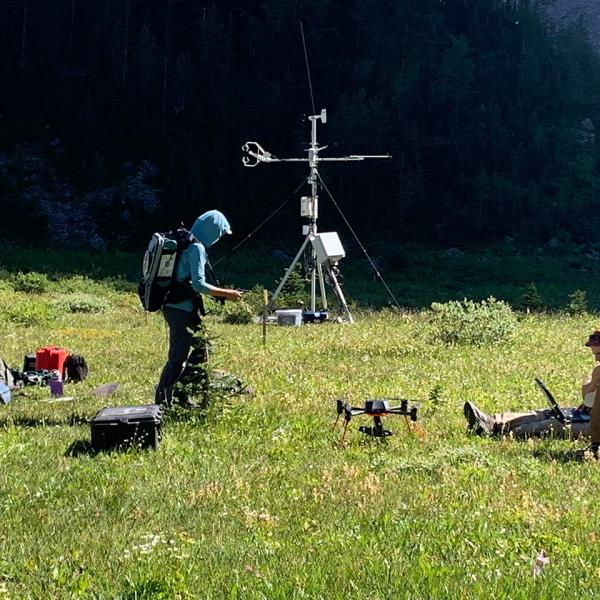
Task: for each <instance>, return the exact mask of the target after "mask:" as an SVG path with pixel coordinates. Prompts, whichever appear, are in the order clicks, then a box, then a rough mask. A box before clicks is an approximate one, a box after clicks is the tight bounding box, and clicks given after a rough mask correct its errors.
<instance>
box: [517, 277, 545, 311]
mask: <svg viewBox="0 0 600 600" xmlns="http://www.w3.org/2000/svg"><path fill="white" fill-rule="evenodd" d="M521 304H522V306H523V308H524V309H525V310H527V311H531V312H542V311H543V310H544V303H543V302H542V298H541V296H540V294H539V292H538V289H537V287H536V285H535V283H533V282H531V283H528V284H527V285H526V286H525V291H524V292H523V296H522V297H521Z"/></svg>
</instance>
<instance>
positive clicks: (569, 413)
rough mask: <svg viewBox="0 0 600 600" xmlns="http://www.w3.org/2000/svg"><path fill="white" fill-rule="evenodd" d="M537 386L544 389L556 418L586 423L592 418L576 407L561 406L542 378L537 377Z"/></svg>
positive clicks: (565, 421) (566, 421)
mask: <svg viewBox="0 0 600 600" xmlns="http://www.w3.org/2000/svg"><path fill="white" fill-rule="evenodd" d="M535 382H536V384H537V386H538V387H539V388H540V390H542V392H543V394H544V396H546V400H547V401H548V404H549V405H550V408H551V409H552V412H553V413H554V414H555V415H556V418H557V419H558V420H559V421H560V422H561V423H585V422H586V421H590V420H591V418H592V417H591V416H590V415H588V414H586V413H584V412H581V411H580V410H577V409H576V408H561V407H560V405H559V404H558V402H557V401H556V400H555V399H554V396H553V395H552V393H551V392H550V390H549V389H548V388H547V387H546V386H545V385H544V383H543V381H542V380H541V379H538V378H537V377H536V378H535Z"/></svg>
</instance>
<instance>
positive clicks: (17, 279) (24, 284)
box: [11, 271, 50, 294]
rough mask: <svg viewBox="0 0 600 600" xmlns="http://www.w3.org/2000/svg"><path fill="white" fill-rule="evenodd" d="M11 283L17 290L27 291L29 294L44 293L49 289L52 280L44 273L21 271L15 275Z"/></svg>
mask: <svg viewBox="0 0 600 600" xmlns="http://www.w3.org/2000/svg"><path fill="white" fill-rule="evenodd" d="M11 284H12V287H13V289H14V290H15V292H25V293H27V294H43V293H44V292H46V291H48V288H49V286H50V280H49V279H48V277H47V276H46V275H44V274H43V273H36V272H35V271H31V272H30V273H22V272H21V271H19V272H18V273H17V274H16V275H13V277H12V280H11Z"/></svg>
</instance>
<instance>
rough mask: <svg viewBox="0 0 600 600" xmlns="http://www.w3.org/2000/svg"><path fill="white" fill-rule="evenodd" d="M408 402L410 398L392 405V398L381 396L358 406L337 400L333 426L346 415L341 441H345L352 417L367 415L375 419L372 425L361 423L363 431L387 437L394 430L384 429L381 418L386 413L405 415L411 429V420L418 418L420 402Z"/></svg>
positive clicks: (373, 435) (375, 435) (361, 430)
mask: <svg viewBox="0 0 600 600" xmlns="http://www.w3.org/2000/svg"><path fill="white" fill-rule="evenodd" d="M408 402H409V401H408V400H400V406H390V400H388V399H384V398H380V399H376V400H365V403H364V406H361V407H356V406H351V405H350V404H348V403H347V402H344V400H340V399H338V400H336V409H337V418H336V420H335V424H334V426H333V427H334V428H335V427H336V425H337V423H338V421H339V419H340V416H341V415H344V431H343V432H342V439H341V440H340V443H343V442H344V438H345V437H346V430H347V429H348V423H350V420H351V419H352V417H356V416H358V415H367V416H368V417H371V418H372V419H373V426H372V427H367V426H364V425H361V426H360V427H359V428H358V430H359V431H360V432H361V433H364V434H366V435H369V436H371V437H387V436H390V435H392V432H391V431H390V430H389V429H384V427H383V421H382V420H381V419H382V417H385V416H386V415H400V416H403V417H404V419H405V422H406V426H407V428H408V430H409V431H411V428H410V422H411V421H412V422H413V423H414V422H415V421H416V420H417V412H418V409H419V404H413V405H412V406H409V403H408Z"/></svg>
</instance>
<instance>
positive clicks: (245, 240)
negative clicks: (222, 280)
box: [214, 180, 306, 267]
mask: <svg viewBox="0 0 600 600" xmlns="http://www.w3.org/2000/svg"><path fill="white" fill-rule="evenodd" d="M305 183H306V180H304V181H302V183H301V184H300V185H299V186H298V187H297V188H296V189H295V190H294V191H293V192H292V193H291V196H294V195H295V194H296V192H297V191H298V190H299V189H300V188H301V187H302V186H303V185H304V184H305ZM291 196H290V198H291ZM290 198H286V199H285V200H284V201H283V202H282V203H281V204H280V205H279V206H278V207H277V208H276V209H275V210H274V211H273V212H272V213H271V214H270V215H269V216H268V217H267V218H266V219H265V220H264V221H263V222H262V223H261V224H260V225H259V226H258V227H256V228H255V229H254V230H253V231H251V232H250V233H249V234H248V235H247V236H246V237H245V238H244V239H243V240H242V241H241V242H239V243H238V244H236V245H235V246H234V247H233V248H232V249H231V250H230V251H229V252H228V253H227V254H225V256H222V257H221V258H220V259H219V260H218V261H216V262H215V263H214V266H215V267H216V266H217V265H218V264H219V263H220V262H222V261H224V260H225V259H226V258H228V257H229V256H231V255H232V254H233V253H234V252H235V251H236V250H237V249H238V248H239V247H240V246H242V244H245V243H246V242H247V241H248V240H249V239H250V238H251V237H252V236H253V235H254V234H255V233H256V232H257V231H258V230H259V229H260V228H261V227H263V226H264V225H266V224H267V223H268V222H269V221H270V220H271V219H272V218H273V217H274V216H275V215H276V214H277V213H278V212H279V211H280V210H281V209H282V208H283V207H284V206H285V205H286V204H287V203H288V202H289V201H290Z"/></svg>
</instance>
